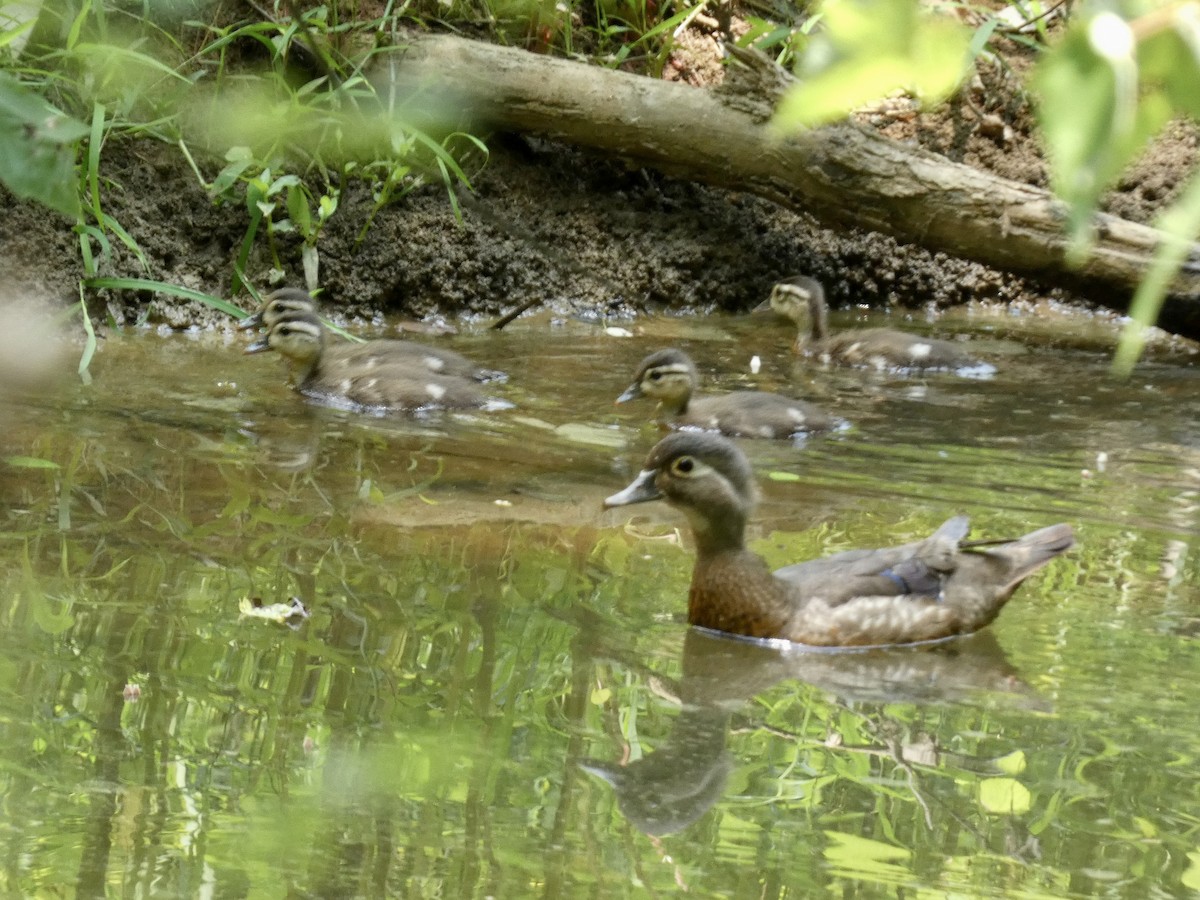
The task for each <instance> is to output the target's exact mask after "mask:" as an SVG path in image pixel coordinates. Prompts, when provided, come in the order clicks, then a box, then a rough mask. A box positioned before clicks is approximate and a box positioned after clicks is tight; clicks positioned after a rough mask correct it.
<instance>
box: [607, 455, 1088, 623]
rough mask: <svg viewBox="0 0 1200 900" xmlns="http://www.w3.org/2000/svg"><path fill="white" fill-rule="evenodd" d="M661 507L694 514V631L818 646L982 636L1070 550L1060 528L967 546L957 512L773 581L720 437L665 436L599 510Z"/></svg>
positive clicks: (747, 476)
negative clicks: (751, 536) (896, 542)
mask: <svg viewBox="0 0 1200 900" xmlns="http://www.w3.org/2000/svg"><path fill="white" fill-rule="evenodd" d="M660 499H661V500H666V501H667V503H669V504H671V505H672V506H675V507H677V508H679V509H681V510H682V511H683V512H684V513H685V514H686V515H687V517H688V520H689V522H690V523H691V526H692V532H693V534H694V536H695V540H696V564H695V568H694V569H693V570H692V584H691V589H690V591H689V593H688V621H689V622H690V623H691V624H693V625H699V626H702V627H704V628H711V629H715V630H717V631H725V632H730V633H733V634H740V635H746V636H748V637H755V638H784V639H786V640H789V641H794V642H796V643H799V644H810V645H816V646H823V647H863V646H876V645H890V644H908V643H920V642H924V641H932V640H939V639H942V638H947V637H950V636H952V635H959V634H969V633H971V632H974V631H977V630H979V629H980V628H983V627H984V626H985V625H988V624H989V623H991V622H992V621H993V620H994V619H995V618H996V616H998V615H999V614H1000V610H1001V609H1003V607H1004V604H1005V603H1006V602H1007V601H1008V598H1009V597H1011V596H1012V594H1013V592H1014V591H1015V590H1016V589H1017V586H1018V585H1020V583H1021V582H1022V581H1023V580H1025V578H1027V577H1028V576H1029V575H1031V574H1032V573H1034V572H1036V571H1037V570H1038V569H1040V568H1041V567H1042V566H1044V565H1046V563H1048V562H1049V561H1050V560H1051V559H1053V558H1054V557H1056V556H1058V555H1059V554H1060V553H1064V552H1065V551H1066V550H1068V549H1069V548H1070V547H1071V546H1072V545H1073V544H1074V543H1075V538H1074V534H1073V532H1072V530H1071V527H1070V526H1069V525H1065V524H1059V525H1051V526H1050V527H1048V528H1043V529H1041V530H1039V531H1034V532H1031V533H1030V534H1027V535H1025V536H1024V537H1021V538H1018V539H1017V540H1014V541H1010V542H994V541H986V542H973V543H964V538H966V536H967V531H968V526H969V520H968V519H967V517H966V516H955V517H954V518H952V519H950V520H948V521H947V522H945V523H944V524H943V525H942V526H941V527H939V528H938V529H937V531H935V532H934V533H933V534H932V535H931V536H930V537H927V538H925V539H924V540H920V541H915V542H913V543H910V544H903V545H900V546H897V547H889V548H886V549H882V550H850V551H847V552H845V553H839V554H837V555H835V556H830V557H826V558H825V559H817V560H813V561H811V562H804V563H797V564H795V565H790V566H785V567H783V568H782V569H778V570H777V571H775V572H774V573H772V572H771V571H770V570H768V568H767V565H766V563H765V562H764V561H763V559H762V558H761V557H760V556H758V555H757V554H755V553H752V552H751V551H750V550H748V549H746V544H745V529H746V521H747V519H748V518H749V516H750V513H751V511H752V510H753V508H754V504H755V500H756V489H755V484H754V474H753V472H752V471H751V468H750V464H749V462H747V460H746V457H745V455H744V454H743V453H742V451H741V450H740V449H738V447H737V446H736V445H735V444H734V443H733V442H732V441H729V440H726V439H725V438H723V437H721V436H719V435H715V434H703V433H687V432H680V433H676V434H671V435H668V436H667V437H665V438H663V439H662V440H661V441H659V442H658V444H657V445H656V446H655V447H654V448H653V449H652V450H651V451H650V455H649V456H648V457H647V459H646V462H645V464H644V466H643V467H642V471H641V473H640V474H639V475H638V476H637V477H636V478H635V479H634V480H633V482H632V483H630V484H629V486H628V487H626V488H625V489H624V490H622V491H619V492H618V493H616V494H613V495H612V496H611V497H609V498H608V499H607V500H605V501H604V506H605V508H612V507H616V506H625V505H628V504H632V503H644V502H646V501H649V500H660ZM982 544H987V545H988V546H987V547H986V549H983V548H982V546H981V545H982Z"/></svg>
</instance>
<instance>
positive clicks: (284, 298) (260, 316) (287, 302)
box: [238, 288, 504, 381]
mask: <svg viewBox="0 0 1200 900" xmlns="http://www.w3.org/2000/svg"><path fill="white" fill-rule="evenodd" d="M293 313H309V314H311V315H314V316H315V315H316V314H317V301H316V300H314V299H313V298H312V296H311V295H310V294H309V293H308V291H304V290H301V289H300V288H279V289H278V290H276V291H272V292H271V293H270V294H268V295H267V296H266V297H265V298H264V300H263V304H262V306H260V307H259V308H258V309H257V310H256V311H255V312H253V313H251V314H250V315H248V316H246V318H244V319H242V321H241V322H239V323H238V328H239V329H243V330H244V329H247V328H257V327H259V326H260V325H265V326H266V327H267V329H268V330H269V329H270V328H271V327H272V326H274V325H275V323H276V322H278V321H279V320H280V319H281V318H283V317H285V316H289V315H292V314H293ZM357 347H358V349H357V353H358V355H359V356H361V357H364V358H367V357H369V358H374V359H377V360H378V361H379V362H408V363H410V364H412V365H421V366H424V367H425V368H426V369H428V370H429V371H430V372H433V373H435V374H437V375H454V376H457V377H459V378H471V379H474V380H475V381H498V380H502V379H503V378H504V373H503V372H497V371H495V370H492V369H484V368H481V367H479V366H478V365H476V364H475V363H474V362H473V361H472V360H470V359H468V358H467V357H465V356H463V355H462V354H461V353H455V352H454V351H453V350H447V349H445V348H442V347H430V346H427V345H425V344H419V343H417V342H416V341H398V340H393V339H391V338H382V339H379V340H374V341H367V342H366V343H364V344H359V345H357ZM347 353H348V351H347Z"/></svg>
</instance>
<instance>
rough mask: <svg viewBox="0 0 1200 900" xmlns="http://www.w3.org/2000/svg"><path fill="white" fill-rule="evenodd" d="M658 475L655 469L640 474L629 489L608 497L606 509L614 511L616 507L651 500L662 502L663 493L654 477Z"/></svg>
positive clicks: (605, 504) (605, 501)
mask: <svg viewBox="0 0 1200 900" xmlns="http://www.w3.org/2000/svg"><path fill="white" fill-rule="evenodd" d="M656 474H658V473H657V472H655V471H654V470H653V469H643V470H642V471H641V472H639V473H638V477H637V478H635V479H633V481H632V482H631V483H630V485H629V487H627V488H625V490H623V491H618V492H617V493H615V494H613V495H612V496H611V497H606V498H605V500H604V508H605V509H612V508H613V507H614V506H629V505H630V504H633V503H647V502H649V501H650V500H661V499H662V491H660V490H659V489H658V485H656V484H655V483H654V476H655V475H656Z"/></svg>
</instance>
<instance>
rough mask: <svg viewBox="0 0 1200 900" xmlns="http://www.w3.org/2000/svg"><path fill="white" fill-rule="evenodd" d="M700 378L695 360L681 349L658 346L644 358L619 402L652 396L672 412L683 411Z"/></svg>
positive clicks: (618, 399)
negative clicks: (658, 348) (660, 347)
mask: <svg viewBox="0 0 1200 900" xmlns="http://www.w3.org/2000/svg"><path fill="white" fill-rule="evenodd" d="M699 381H700V375H699V373H698V372H697V371H696V364H695V363H694V362H692V360H691V358H690V357H689V356H688V355H687V354H686V353H684V352H683V351H682V350H675V349H666V350H657V351H655V352H654V353H651V354H650V355H649V356H647V357H646V358H645V359H643V360H642V362H641V365H639V366H638V370H637V374H636V375H635V376H634V378H633V383H632V384H631V385H630V386H629V387H628V388H626V389H625V392H624V393H623V394H621V396H620V397H618V398H617V402H618V403H625V402H626V401H628V400H635V399H637V398H638V397H652V398H654V399H655V400H658V401H659V402H660V403H661V404H662V406H663V409H665V410H667V411H669V412H682V411H683V410H684V409H686V407H687V403H688V400H690V399H691V396H692V392H693V391H695V389H696V385H697V384H698V383H699Z"/></svg>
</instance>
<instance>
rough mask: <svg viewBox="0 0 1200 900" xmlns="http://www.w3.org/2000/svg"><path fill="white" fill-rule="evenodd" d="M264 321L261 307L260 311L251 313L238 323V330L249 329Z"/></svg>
mask: <svg viewBox="0 0 1200 900" xmlns="http://www.w3.org/2000/svg"><path fill="white" fill-rule="evenodd" d="M262 323H263V314H262V310H261V309H260V310H259V311H258V312H253V313H250V315H248V316H246V318H244V319H242V321H240V322H238V323H237V328H238V331H247V330H248V329H251V328H257V327H258V326H259V325H261V324H262Z"/></svg>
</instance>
